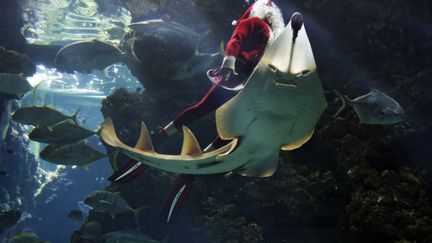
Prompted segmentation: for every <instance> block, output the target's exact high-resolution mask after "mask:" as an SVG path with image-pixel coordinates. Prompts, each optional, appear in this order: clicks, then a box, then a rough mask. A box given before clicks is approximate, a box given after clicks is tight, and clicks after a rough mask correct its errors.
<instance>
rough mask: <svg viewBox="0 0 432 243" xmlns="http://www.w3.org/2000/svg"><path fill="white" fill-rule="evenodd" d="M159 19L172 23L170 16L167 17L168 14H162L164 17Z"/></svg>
mask: <svg viewBox="0 0 432 243" xmlns="http://www.w3.org/2000/svg"><path fill="white" fill-rule="evenodd" d="M161 19H162V20H163V21H164V22H167V23H171V22H172V19H171V15H169V14H164V16H162V18H161Z"/></svg>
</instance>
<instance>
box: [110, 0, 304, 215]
mask: <svg viewBox="0 0 432 243" xmlns="http://www.w3.org/2000/svg"><path fill="white" fill-rule="evenodd" d="M292 20H295V19H294V15H293V18H292ZM292 22H293V21H292ZM297 22H298V23H297V25H296V24H293V25H292V26H293V29H294V31H298V29H300V28H301V25H302V24H303V20H302V18H301V15H300V17H299V18H297ZM233 25H235V26H236V27H235V29H234V31H233V34H232V36H231V39H230V40H229V42H228V43H227V46H226V50H225V52H224V59H223V62H222V65H221V66H220V67H218V68H215V69H210V70H208V72H207V76H208V77H209V79H210V80H211V81H212V82H213V83H214V84H213V85H212V87H211V88H210V89H209V90H208V91H207V93H206V94H205V95H204V97H203V98H202V99H201V100H200V101H199V102H198V103H196V104H195V105H193V106H191V107H188V108H186V109H185V110H183V111H182V112H180V113H179V114H178V115H177V116H176V117H175V118H174V120H173V121H171V122H170V123H169V124H167V125H166V126H164V127H163V128H161V129H160V131H159V136H161V137H168V136H171V135H172V134H174V133H176V132H177V131H178V130H180V129H181V127H182V126H183V125H187V124H189V123H191V122H192V121H194V120H196V119H198V118H201V117H203V116H204V115H206V114H208V113H210V112H214V111H215V110H216V109H217V108H219V107H220V106H221V105H223V104H224V103H225V102H227V101H228V100H229V99H231V98H232V97H234V96H235V95H236V94H237V93H238V90H239V88H238V87H241V86H242V84H243V83H244V82H245V81H246V80H247V78H248V77H249V75H250V74H251V73H252V71H253V70H254V68H255V66H256V65H257V64H258V62H259V61H260V59H261V56H262V55H263V53H264V51H265V49H266V47H267V46H268V45H269V43H271V42H272V41H273V40H275V39H276V38H277V37H278V36H279V34H281V33H282V32H283V30H284V29H285V23H284V19H283V16H282V13H281V11H280V9H279V8H278V7H277V6H276V4H275V3H273V2H272V1H271V0H256V2H255V3H253V4H252V5H251V6H250V7H249V8H248V9H247V10H246V12H245V13H244V14H243V15H242V16H241V17H240V19H238V20H235V21H233ZM296 26H297V27H298V29H297V30H295V28H297V27H296ZM228 142H229V141H226V140H222V139H220V138H219V137H218V136H217V137H216V139H215V140H214V141H213V142H212V143H211V144H210V145H209V146H207V148H206V149H204V152H206V151H209V150H211V149H217V148H219V147H221V146H223V145H225V144H226V143H228ZM146 167H147V165H145V164H144V163H142V162H140V161H135V160H133V161H131V162H129V163H128V164H127V165H125V166H123V167H122V168H121V169H120V170H118V171H117V172H116V173H114V174H113V175H112V176H111V178H110V180H111V181H128V180H130V179H133V178H134V177H136V176H137V175H139V174H140V173H141V172H142V171H144V170H145V168H146ZM194 178H195V176H194V175H180V176H179V177H178V179H177V181H176V183H175V185H174V187H173V188H172V189H171V193H170V194H169V195H168V197H167V198H166V200H165V203H164V205H163V207H162V210H161V219H162V221H163V222H164V223H171V222H172V221H173V219H174V218H175V216H176V215H177V214H178V212H179V211H180V209H181V207H182V205H183V204H184V202H185V200H186V198H187V195H188V193H189V192H190V190H191V188H192V182H193V180H194Z"/></svg>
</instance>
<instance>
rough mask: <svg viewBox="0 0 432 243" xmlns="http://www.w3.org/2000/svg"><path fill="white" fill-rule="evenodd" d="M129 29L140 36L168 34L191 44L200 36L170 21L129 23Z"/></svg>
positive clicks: (157, 20)
mask: <svg viewBox="0 0 432 243" xmlns="http://www.w3.org/2000/svg"><path fill="white" fill-rule="evenodd" d="M129 28H131V29H133V30H134V31H135V32H136V33H138V34H140V35H142V34H155V35H157V34H169V35H172V36H175V35H178V36H181V37H186V38H189V39H190V40H191V41H192V42H193V43H195V42H197V40H198V39H199V38H200V35H199V34H198V33H196V32H195V31H194V30H193V29H191V28H189V27H186V26H184V25H182V24H180V23H177V22H174V21H171V20H170V19H152V20H146V21H141V22H136V23H131V24H130V25H129Z"/></svg>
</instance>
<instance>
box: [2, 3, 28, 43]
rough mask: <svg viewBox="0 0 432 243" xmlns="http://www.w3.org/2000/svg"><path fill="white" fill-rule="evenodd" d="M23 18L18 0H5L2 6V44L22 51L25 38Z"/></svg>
mask: <svg viewBox="0 0 432 243" xmlns="http://www.w3.org/2000/svg"><path fill="white" fill-rule="evenodd" d="M22 26H23V18H22V15H21V7H20V4H19V2H18V1H14V0H5V1H2V2H1V8H0V46H5V47H6V48H9V49H14V50H18V51H21V50H23V49H24V45H25V38H24V37H23V36H22V35H21V27H22Z"/></svg>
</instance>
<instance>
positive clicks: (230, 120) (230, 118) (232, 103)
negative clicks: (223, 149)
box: [215, 94, 242, 140]
mask: <svg viewBox="0 0 432 243" xmlns="http://www.w3.org/2000/svg"><path fill="white" fill-rule="evenodd" d="M238 97H239V94H237V96H235V97H234V98H232V99H230V100H229V101H227V102H226V103H225V104H223V105H222V106H221V107H219V108H218V109H217V110H216V115H215V116H216V128H217V132H218V134H219V136H220V137H221V138H222V139H224V140H231V139H235V138H236V137H238V135H239V134H242V132H241V130H242V128H239V127H235V125H236V124H237V123H236V122H234V121H235V120H236V119H237V118H238V116H237V115H238V113H237V110H238V109H237V108H236V107H238V104H239V102H238V100H239V99H238Z"/></svg>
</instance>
